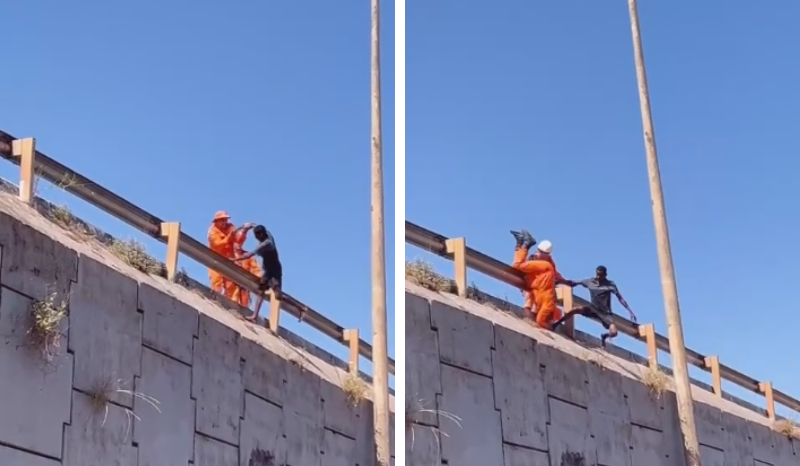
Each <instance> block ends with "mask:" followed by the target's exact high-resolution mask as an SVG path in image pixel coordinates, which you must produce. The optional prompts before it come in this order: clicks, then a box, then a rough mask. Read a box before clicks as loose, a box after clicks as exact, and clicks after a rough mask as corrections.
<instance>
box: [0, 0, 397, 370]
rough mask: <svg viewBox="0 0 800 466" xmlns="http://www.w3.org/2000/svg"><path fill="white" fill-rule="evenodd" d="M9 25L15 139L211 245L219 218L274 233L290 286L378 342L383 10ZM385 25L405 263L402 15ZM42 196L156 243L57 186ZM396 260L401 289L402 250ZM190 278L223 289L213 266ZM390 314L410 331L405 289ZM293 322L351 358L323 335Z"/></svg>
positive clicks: (267, 10) (253, 11)
mask: <svg viewBox="0 0 800 466" xmlns="http://www.w3.org/2000/svg"><path fill="white" fill-rule="evenodd" d="M3 16H4V18H6V19H7V21H5V25H4V28H3V31H2V33H3V36H4V37H3V63H4V64H5V66H3V73H2V74H0V109H2V111H1V112H0V128H2V129H4V130H5V131H8V132H10V133H12V134H14V135H16V136H19V137H29V136H32V137H36V138H37V144H38V147H39V149H40V150H42V151H43V152H45V153H46V154H48V155H50V156H51V157H53V158H55V159H56V160H58V161H60V162H61V163H63V164H65V165H67V166H69V167H71V168H73V169H74V170H76V171H78V172H79V173H82V174H84V175H86V176H87V177H89V178H91V179H93V180H95V181H97V182H99V183H101V184H103V185H104V186H106V187H108V188H109V189H111V190H113V191H114V192H116V193H117V194H119V195H121V196H122V197H124V198H126V199H128V200H130V201H131V202H133V203H134V204H136V205H139V206H140V207H142V208H144V209H146V210H149V211H150V212H152V213H154V214H156V215H158V216H160V217H161V218H164V219H167V220H179V221H181V222H183V228H184V230H185V231H186V232H188V233H189V234H191V235H192V236H194V237H195V238H198V239H200V240H202V241H205V236H206V232H207V230H208V227H209V224H210V221H211V217H212V216H213V215H214V212H215V211H217V210H227V211H228V212H229V213H230V214H231V215H232V216H233V221H234V222H237V223H242V222H247V221H253V222H262V223H264V224H265V225H266V226H267V227H268V228H269V229H270V230H271V231H272V232H273V234H274V235H275V237H276V239H277V242H278V244H279V247H280V251H281V258H282V261H283V263H284V280H285V289H286V290H287V291H288V292H289V293H291V294H292V295H294V296H296V297H297V298H298V299H300V300H301V301H303V302H304V303H306V304H308V305H310V306H311V307H313V308H314V309H316V310H318V311H319V312H321V313H323V314H325V315H326V316H328V317H330V318H331V319H333V320H334V321H336V322H338V323H339V324H341V325H344V326H346V327H358V328H359V329H360V330H361V334H362V337H363V338H365V339H367V340H368V341H370V340H371V336H372V331H371V319H370V309H371V286H370V248H369V242H370V186H371V185H370V169H369V164H370V78H369V76H370V6H369V2H366V1H362V2H344V3H341V2H338V3H337V2H330V1H319V0H317V1H312V2H255V1H251V2H189V1H185V0H184V1H174V2H157V1H154V0H145V1H139V2H106V1H88V0H76V1H70V2H47V3H46V4H41V3H37V2H11V3H9V4H8V5H6V6H4V9H3ZM12 18H13V21H12V20H11V19H12ZM382 29H383V31H382V32H383V42H382V52H383V61H382V72H383V92H384V93H383V111H384V120H383V124H384V125H383V128H384V158H385V164H384V166H385V189H386V218H387V219H390V223H388V224H387V228H386V232H387V236H386V241H387V244H388V245H389V247H388V248H387V250H388V251H391V245H392V244H393V241H394V232H393V229H392V223H391V219H393V218H394V194H393V193H394V137H393V136H394V92H393V90H394V4H393V2H384V4H383V16H382ZM0 165H1V166H0V176H3V177H4V178H8V179H12V180H17V179H18V171H16V170H15V168H14V167H13V166H11V165H10V164H5V163H4V164H0ZM40 194H41V195H42V196H43V197H46V198H48V199H51V200H54V201H56V202H67V203H68V204H69V206H70V207H71V208H72V209H73V211H75V212H76V213H77V214H78V215H80V216H82V217H85V218H86V219H88V220H90V221H92V222H94V223H95V224H97V225H98V226H100V227H103V228H105V229H107V230H108V231H109V232H110V233H112V234H114V235H118V236H121V237H123V238H131V237H133V238H138V239H142V235H139V234H137V233H135V232H134V230H133V229H132V228H131V227H128V226H127V225H124V224H122V223H120V222H119V221H116V220H115V219H113V218H111V217H110V216H108V215H106V214H105V213H102V212H100V211H98V210H96V209H94V208H93V207H89V206H86V205H83V203H82V202H80V201H77V200H76V199H74V198H72V197H71V196H66V195H64V194H63V193H62V192H59V190H57V189H55V188H52V189H45V190H43V191H42V192H41V193H40ZM153 243H154V242H148V243H147V244H148V245H149V246H151V251H153V252H154V254H155V255H156V256H158V257H163V252H164V248H163V247H161V246H160V245H155V244H153ZM248 244H249V245H250V246H252V244H253V240H252V239H251V242H250V243H248ZM386 261H387V270H388V273H389V275H388V277H387V283H389V284H391V283H393V277H394V274H393V271H394V261H393V255H392V254H391V253H389V254H387V257H386ZM180 265H182V266H185V267H187V268H188V270H189V272H190V274H191V275H192V276H194V277H195V278H199V279H201V280H203V281H207V272H206V270H205V269H204V268H201V267H199V266H198V265H197V264H193V263H191V262H189V261H188V259H183V258H182V259H181V264H180ZM387 302H388V304H387V305H388V309H389V323H390V327H389V330H390V334H392V335H393V333H394V325H393V322H394V306H393V303H394V294H393V293H392V290H391V289H390V290H389V295H388V298H387ZM282 324H285V325H286V326H287V327H289V328H290V329H292V330H294V331H296V332H298V333H300V334H301V335H303V336H305V337H306V338H309V339H311V340H312V341H313V342H315V343H316V344H318V345H319V346H321V347H323V348H325V349H327V350H329V351H332V352H334V353H335V354H337V355H340V356H343V357H346V354H347V353H346V350H344V348H342V347H340V346H339V345H338V344H336V343H334V342H332V340H329V339H327V338H326V337H323V336H321V335H320V334H318V333H317V332H316V331H314V330H312V329H310V328H309V327H308V326H306V325H304V324H298V323H297V322H294V321H293V320H292V319H291V318H289V317H288V316H287V317H285V318H284V320H283V321H282ZM389 343H390V355H392V356H393V355H394V338H393V336H390V341H389ZM364 368H365V370H368V371H371V369H370V367H369V365H367V364H365V367H364Z"/></svg>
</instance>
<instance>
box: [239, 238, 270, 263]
mask: <svg viewBox="0 0 800 466" xmlns="http://www.w3.org/2000/svg"><path fill="white" fill-rule="evenodd" d="M273 248H275V243H273V242H272V239H270V238H267V239H266V240H264V241H262V242H260V243H258V246H256V248H255V249H253V250H252V251H250V252H246V253H244V254H242V255H241V256H240V257H238V258H237V259H236V260H237V261H242V260H245V259H249V258H251V257H253V256H255V255H256V254H264V253H266V252H267V251H269V250H270V249H273Z"/></svg>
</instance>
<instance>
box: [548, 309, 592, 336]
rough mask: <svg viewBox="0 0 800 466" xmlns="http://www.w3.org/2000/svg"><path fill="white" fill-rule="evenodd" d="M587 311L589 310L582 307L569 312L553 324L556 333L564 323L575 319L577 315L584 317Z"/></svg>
mask: <svg viewBox="0 0 800 466" xmlns="http://www.w3.org/2000/svg"><path fill="white" fill-rule="evenodd" d="M586 311H587V308H586V307H585V306H580V307H576V308H574V309H572V310H570V311H569V312H565V313H564V315H563V316H562V317H561V318H560V319H558V320H557V321H556V322H555V323H553V326H552V329H553V331H555V329H556V328H558V327H559V326H560V325H561V324H563V323H564V322H566V321H568V320H570V319H572V318H574V317H575V315H584V314H585V312H586Z"/></svg>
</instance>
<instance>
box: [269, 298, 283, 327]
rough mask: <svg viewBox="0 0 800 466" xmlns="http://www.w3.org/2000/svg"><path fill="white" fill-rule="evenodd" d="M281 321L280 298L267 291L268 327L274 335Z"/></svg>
mask: <svg viewBox="0 0 800 466" xmlns="http://www.w3.org/2000/svg"><path fill="white" fill-rule="evenodd" d="M280 321H281V300H280V299H278V297H277V296H275V292H274V291H272V290H270V291H269V329H270V330H272V332H273V333H275V334H276V335H277V334H278V327H279V326H280Z"/></svg>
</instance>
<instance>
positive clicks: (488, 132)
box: [406, 0, 800, 406]
mask: <svg viewBox="0 0 800 466" xmlns="http://www.w3.org/2000/svg"><path fill="white" fill-rule="evenodd" d="M641 3H642V4H641V5H640V17H641V23H642V34H643V40H644V47H645V54H646V58H647V67H648V73H649V84H650V91H651V96H652V105H653V111H654V118H655V125H656V134H657V140H658V148H659V155H660V158H661V171H662V178H663V183H664V191H665V195H666V201H667V213H668V217H669V225H670V233H671V236H672V247H673V254H674V260H675V266H676V269H677V278H678V288H679V290H678V291H679V295H680V302H681V307H682V311H683V322H684V328H685V335H686V340H687V344H688V346H690V347H691V348H693V349H695V350H698V351H701V352H706V353H709V354H718V355H719V356H720V358H721V361H722V362H724V363H725V364H728V365H732V366H733V367H735V368H738V369H739V370H741V371H743V372H745V373H747V374H749V375H752V376H754V377H756V378H761V379H762V380H763V379H766V380H772V381H773V382H774V384H775V387H776V388H778V389H781V390H784V391H788V392H789V394H791V395H793V396H795V397H800V372H799V371H798V365H797V364H798V362H797V357H796V356H797V355H796V353H797V351H796V349H797V344H796V339H797V332H798V326H800V317H798V312H797V306H796V304H795V303H793V302H792V300H793V299H794V298H793V297H792V296H793V295H792V294H791V292H792V291H793V290H795V289H796V288H797V287H796V285H797V283H798V281H800V270H798V268H797V257H798V255H797V253H796V252H793V251H794V250H793V249H792V246H791V244H793V243H794V242H795V241H796V234H797V229H798V227H800V216H798V215H797V211H798V205H797V199H798V194H797V189H796V188H795V187H793V186H796V183H797V178H798V174H800V143H798V141H797V138H796V137H795V134H796V133H797V128H798V127H800V116H798V112H797V109H798V108H800V90H798V83H800V64H798V61H797V59H796V55H797V53H796V50H797V44H800V30H798V29H797V27H796V23H797V19H798V18H800V3H798V2H795V1H789V0H777V1H773V2H769V3H768V4H764V3H763V2H743V1H738V2H721V1H712V2H688V1H683V2H641ZM406 24H407V26H406V38H407V39H406V48H407V52H406V66H407V69H406V78H407V82H406V96H407V97H406V109H407V121H406V123H407V131H406V135H407V136H406V143H407V146H406V147H407V154H408V155H407V158H406V186H407V189H406V218H407V219H409V220H411V221H413V222H416V223H419V224H421V225H422V226H425V227H427V228H430V229H432V230H434V231H437V232H439V233H441V234H444V235H446V236H465V237H466V238H467V243H468V244H469V245H471V246H472V247H474V248H476V249H478V250H480V251H482V252H485V253H488V254H489V255H491V256H494V257H497V258H500V259H504V260H509V261H510V260H511V255H512V250H513V240H512V238H511V236H510V235H509V233H508V230H509V229H512V228H516V229H518V228H523V227H527V228H529V229H530V230H531V231H532V232H533V233H534V234H535V235H536V236H537V237H538V238H539V239H550V240H552V241H553V243H554V245H555V249H554V257H555V259H556V261H557V263H558V266H559V268H560V270H561V271H562V273H563V274H564V275H565V276H567V278H575V279H578V278H587V277H589V276H591V275H592V274H593V272H594V268H595V267H596V266H597V265H599V264H604V265H606V266H607V267H608V269H609V274H610V277H611V278H613V279H615V280H616V281H617V283H618V285H619V287H620V289H621V291H622V293H623V295H624V296H625V297H626V298H627V300H628V301H629V302H630V304H631V305H632V306H633V308H634V310H635V311H637V313H638V314H639V318H640V321H643V322H654V323H656V326H657V328H658V330H659V331H660V332H661V333H666V325H665V317H664V310H663V309H664V308H663V301H662V294H661V284H660V279H659V269H658V260H657V256H656V246H655V236H654V228H653V220H652V210H651V205H650V194H649V188H648V177H647V171H646V165H645V153H644V146H643V141H642V125H641V117H640V112H639V101H638V94H637V85H636V76H635V70H634V65H633V52H632V45H631V33H630V26H629V18H628V10H627V6H626V2H624V1H618V2H610V1H593V2H592V1H582V2H553V1H551V2H524V1H519V0H516V1H509V2H504V3H503V5H498V6H497V7H492V8H490V7H488V6H487V3H485V2H475V1H467V2H460V3H459V4H458V7H454V6H453V4H452V2H417V3H414V4H409V7H408V11H407V19H406ZM406 257H407V258H413V257H422V258H427V256H425V254H424V253H422V252H421V251H420V250H418V249H416V248H414V247H412V246H407V247H406ZM435 264H436V265H437V267H440V268H441V270H442V271H445V272H447V274H449V275H451V276H452V269H450V267H451V266H450V265H449V264H445V263H443V262H438V261H437V262H435ZM470 278H471V279H474V280H475V281H476V282H477V283H478V284H479V285H481V287H482V288H483V289H486V290H487V291H489V292H494V293H496V294H498V295H500V296H501V297H502V296H504V295H507V296H508V297H509V298H510V299H512V300H513V301H515V302H519V301H520V297H519V292H518V291H515V290H512V289H511V288H510V287H507V286H505V285H502V284H498V282H495V281H493V280H491V279H487V278H485V277H481V276H480V275H479V274H477V273H476V272H473V273H472V274H471V275H470ZM579 293H580V292H579ZM616 309H618V310H621V307H619V306H617V307H616ZM623 312H624V311H623ZM579 327H580V328H583V329H587V330H589V331H591V332H593V333H595V334H597V333H599V330H600V327H599V326H596V325H593V324H587V323H584V324H581V325H579ZM618 344H620V345H621V346H626V347H630V348H635V349H637V351H638V352H639V353H640V354H641V353H642V352H643V351H644V348H643V346H642V345H641V344H638V343H636V342H632V340H630V339H628V338H627V337H621V338H620V339H618ZM662 358H664V356H662ZM693 375H695V376H697V377H699V378H701V379H702V380H705V381H708V380H709V376H707V375H704V374H698V373H697V372H694V373H693ZM726 389H730V390H731V392H733V393H736V394H741V390H736V389H732V388H731V387H729V386H726ZM749 399H751V400H755V402H757V403H758V404H759V405H762V406H763V398H759V397H754V396H751V397H749Z"/></svg>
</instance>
